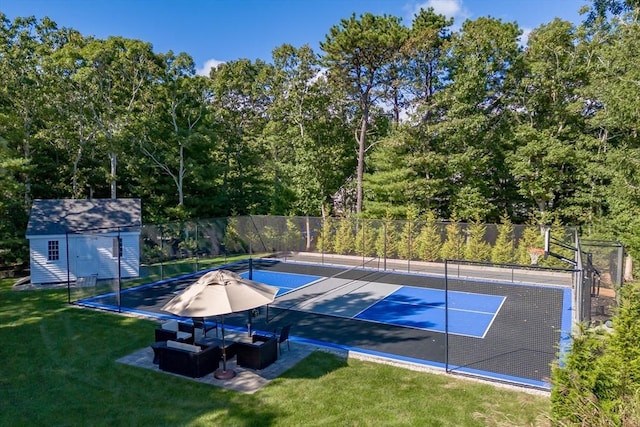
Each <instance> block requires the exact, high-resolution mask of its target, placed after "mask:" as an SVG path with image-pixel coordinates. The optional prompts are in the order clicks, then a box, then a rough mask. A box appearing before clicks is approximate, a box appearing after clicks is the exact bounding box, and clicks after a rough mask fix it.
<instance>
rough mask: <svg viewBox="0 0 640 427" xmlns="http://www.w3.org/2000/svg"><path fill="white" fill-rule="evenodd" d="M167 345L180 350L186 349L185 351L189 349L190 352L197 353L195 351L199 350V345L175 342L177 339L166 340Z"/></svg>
mask: <svg viewBox="0 0 640 427" xmlns="http://www.w3.org/2000/svg"><path fill="white" fill-rule="evenodd" d="M167 347H169V348H179V349H180V350H186V351H190V352H192V353H197V352H199V351H200V350H201V347H200V346H197V345H191V344H186V343H183V342H177V341H167Z"/></svg>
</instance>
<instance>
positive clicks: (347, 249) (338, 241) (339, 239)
mask: <svg viewBox="0 0 640 427" xmlns="http://www.w3.org/2000/svg"><path fill="white" fill-rule="evenodd" d="M354 225H355V224H354V221H352V220H351V218H341V219H340V221H339V223H338V228H337V230H336V236H335V252H336V253H337V254H340V255H349V254H353V253H354V252H355V251H356V247H355V243H356V241H355V229H354Z"/></svg>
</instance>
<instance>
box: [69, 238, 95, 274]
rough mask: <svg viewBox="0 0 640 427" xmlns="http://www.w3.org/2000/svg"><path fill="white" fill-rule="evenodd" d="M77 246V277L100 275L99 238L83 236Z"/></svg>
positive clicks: (78, 240) (76, 242) (77, 241)
mask: <svg viewBox="0 0 640 427" xmlns="http://www.w3.org/2000/svg"><path fill="white" fill-rule="evenodd" d="M75 244H76V276H77V277H86V276H93V275H96V276H97V275H98V268H99V262H98V237H94V236H83V237H81V238H79V239H77V240H76V241H75Z"/></svg>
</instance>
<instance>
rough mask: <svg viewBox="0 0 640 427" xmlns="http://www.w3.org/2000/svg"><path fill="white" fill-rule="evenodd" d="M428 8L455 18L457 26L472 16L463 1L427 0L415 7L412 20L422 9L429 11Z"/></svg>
mask: <svg viewBox="0 0 640 427" xmlns="http://www.w3.org/2000/svg"><path fill="white" fill-rule="evenodd" d="M428 8H432V9H433V11H434V12H435V13H437V14H439V15H444V16H446V17H447V18H454V24H455V25H456V26H459V25H461V24H462V22H464V21H465V20H466V19H467V18H469V17H470V16H471V14H470V13H469V11H468V10H467V8H466V7H465V6H464V4H463V1H462V0H427V1H423V2H420V3H417V4H416V5H415V7H413V15H412V16H411V20H413V16H414V15H415V14H417V13H418V12H420V9H424V10H427V9H428Z"/></svg>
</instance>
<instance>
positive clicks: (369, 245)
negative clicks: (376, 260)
mask: <svg viewBox="0 0 640 427" xmlns="http://www.w3.org/2000/svg"><path fill="white" fill-rule="evenodd" d="M373 224H374V222H373V221H368V220H359V221H358V230H357V233H356V236H355V242H354V247H355V252H356V253H357V254H358V255H362V256H374V255H376V245H375V243H376V240H377V239H378V229H376V228H375V227H374V226H373Z"/></svg>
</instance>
